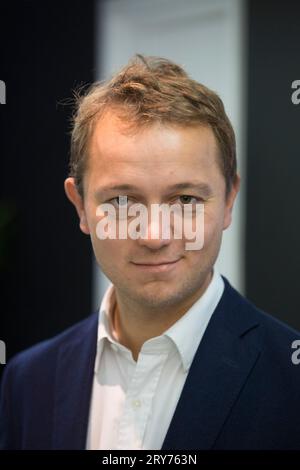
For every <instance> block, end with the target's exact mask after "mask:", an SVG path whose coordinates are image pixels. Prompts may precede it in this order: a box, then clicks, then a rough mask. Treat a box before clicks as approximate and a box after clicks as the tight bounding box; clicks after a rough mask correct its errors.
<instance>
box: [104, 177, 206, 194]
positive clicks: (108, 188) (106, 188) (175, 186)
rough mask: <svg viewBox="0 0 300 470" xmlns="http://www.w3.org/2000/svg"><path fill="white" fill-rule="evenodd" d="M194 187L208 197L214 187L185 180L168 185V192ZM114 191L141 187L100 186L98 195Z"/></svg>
mask: <svg viewBox="0 0 300 470" xmlns="http://www.w3.org/2000/svg"><path fill="white" fill-rule="evenodd" d="M186 189H192V190H196V191H199V192H201V194H203V195H204V196H206V197H209V196H210V195H211V194H212V192H213V191H212V188H211V187H210V186H209V185H208V184H207V183H202V182H191V181H184V182H182V183H176V184H172V185H170V186H167V188H166V192H172V191H178V190H186ZM112 191H136V192H138V191H140V189H139V188H138V187H137V186H135V185H132V184H116V185H112V186H104V187H102V188H99V189H98V190H97V191H96V197H97V196H101V195H103V194H105V193H108V192H112Z"/></svg>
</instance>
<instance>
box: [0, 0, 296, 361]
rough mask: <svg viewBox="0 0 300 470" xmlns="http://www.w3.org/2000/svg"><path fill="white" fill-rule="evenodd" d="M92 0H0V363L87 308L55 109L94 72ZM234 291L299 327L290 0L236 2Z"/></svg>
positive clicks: (83, 239)
mask: <svg viewBox="0 0 300 470" xmlns="http://www.w3.org/2000/svg"><path fill="white" fill-rule="evenodd" d="M94 20H95V16H94V2H93V1H88V2H84V1H83V0H81V1H79V0H76V1H72V2H66V1H60V2H51V3H41V2H37V1H20V2H18V3H17V2H12V3H8V2H6V4H3V3H2V4H1V20H0V21H1V28H0V79H1V80H4V81H5V82H6V86H7V104H6V105H5V106H0V126H1V127H0V158H1V188H0V285H1V303H0V309H1V320H0V321H1V324H0V339H2V340H4V341H5V342H6V345H7V358H9V357H11V356H12V355H13V354H15V353H16V352H17V351H20V350H22V349H24V348H26V347H28V346H30V345H32V344H34V343H36V342H37V341H40V340H42V339H45V338H48V337H50V336H53V335H55V334H56V333H58V332H60V331H62V330H63V329H64V328H66V327H67V326H69V325H71V324H73V323H75V322H76V321H78V320H80V319H81V318H83V317H85V316H87V315H88V314H89V313H90V312H91V286H92V250H91V246H90V239H89V237H87V236H85V235H83V234H82V233H81V232H80V230H79V227H78V221H77V216H76V213H75V210H74V209H73V207H72V206H71V204H70V203H69V201H68V200H67V199H66V197H65V194H64V189H63V181H64V178H65V177H66V175H67V172H68V158H69V134H68V133H69V130H70V124H69V120H70V117H71V112H72V109H71V107H70V106H69V105H66V104H61V103H62V102H63V101H64V100H66V99H68V98H70V97H71V96H72V89H74V88H75V87H77V86H78V85H82V84H85V83H90V82H92V81H93V80H94V79H95V78H96V77H95V66H94V59H95V50H94ZM247 29H248V44H247V49H248V54H247V57H248V59H247V69H248V72H247V98H248V109H247V123H248V124H247V126H248V127H247V151H248V159H247V161H248V164H247V166H248V168H247V175H248V181H247V213H246V222H247V226H246V253H245V256H246V273H245V274H246V294H247V296H248V297H249V298H250V299H251V300H252V301H254V302H255V303H256V304H257V305H258V306H259V307H261V308H263V309H265V310H267V311H268V312H270V313H272V314H273V315H275V316H278V317H279V318H281V319H282V320H284V321H286V322H287V323H289V324H290V325H292V326H294V327H296V328H298V329H300V316H299V314H298V311H299V304H300V303H299V300H298V292H299V291H298V264H299V261H300V256H299V252H298V239H299V237H298V233H299V229H300V222H299V195H298V193H299V189H298V188H299V174H300V160H299V157H300V155H299V144H300V127H299V124H300V105H298V106H295V105H293V104H292V102H291V93H292V90H291V83H292V81H293V80H296V79H300V3H298V2H297V1H292V0H289V1H285V2H279V1H278V2H277V1H267V0H264V1H258V0H250V1H249V2H248V25H247Z"/></svg>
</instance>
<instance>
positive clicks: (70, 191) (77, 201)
mask: <svg viewBox="0 0 300 470" xmlns="http://www.w3.org/2000/svg"><path fill="white" fill-rule="evenodd" d="M64 187H65V193H66V195H67V198H68V199H69V200H70V201H71V202H72V204H73V205H74V206H75V208H76V211H77V214H78V217H79V226H80V229H81V231H82V232H83V233H85V234H86V235H89V234H90V229H89V226H88V223H87V217H86V213H85V208H84V203H83V199H82V197H81V196H80V194H79V192H78V190H77V187H76V184H75V179H74V178H67V179H66V180H65V183H64Z"/></svg>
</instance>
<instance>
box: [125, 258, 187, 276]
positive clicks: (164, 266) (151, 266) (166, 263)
mask: <svg viewBox="0 0 300 470" xmlns="http://www.w3.org/2000/svg"><path fill="white" fill-rule="evenodd" d="M180 259H181V258H179V259H177V260H174V261H170V260H162V261H160V262H159V263H153V262H152V263H143V264H142V263H132V264H133V266H134V267H135V268H136V269H137V270H139V271H142V272H144V273H147V272H148V273H152V274H153V273H155V274H162V273H168V272H171V271H173V270H175V269H176V268H177V266H178V264H179V262H180Z"/></svg>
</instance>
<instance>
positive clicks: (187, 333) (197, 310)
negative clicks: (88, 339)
mask: <svg viewBox="0 0 300 470" xmlns="http://www.w3.org/2000/svg"><path fill="white" fill-rule="evenodd" d="M223 291H224V281H223V279H222V277H221V275H220V274H219V272H218V271H217V270H216V268H214V269H213V275H212V279H211V281H210V283H209V285H208V287H207V288H206V290H205V292H204V293H203V294H202V296H201V297H200V298H199V299H198V300H197V301H196V302H195V303H194V304H193V305H192V306H191V308H190V309H189V310H188V311H187V312H186V313H185V314H184V315H183V316H182V317H181V318H180V319H179V320H178V321H177V322H176V323H174V324H173V325H172V326H171V327H170V328H169V329H168V330H167V331H165V332H164V333H163V334H162V335H161V337H166V338H169V339H170V340H171V341H172V343H173V344H174V345H175V346H176V348H177V350H178V353H179V355H180V358H181V361H182V365H183V368H184V370H185V371H187V370H188V369H189V368H190V365H191V363H192V361H193V358H194V355H195V353H196V351H197V348H198V346H199V344H200V341H201V339H202V336H203V334H204V332H205V329H206V327H207V325H208V323H209V320H210V318H211V316H212V314H213V312H214V310H215V308H216V306H217V304H218V303H219V301H220V299H221V297H222V294H223ZM115 303H116V295H115V288H114V285H113V284H112V283H110V284H109V286H108V288H107V290H106V292H105V294H104V296H103V299H102V302H101V306H100V309H99V321H98V341H97V356H96V362H95V372H96V371H97V370H98V366H99V360H100V356H101V353H102V350H103V346H104V342H105V341H107V340H108V341H110V342H111V343H115V344H118V343H117V342H116V340H115V339H114V338H113V337H112V334H111V331H112V323H111V317H112V313H113V310H114V307H115ZM187 338H188V339H187ZM120 346H121V345H120Z"/></svg>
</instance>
